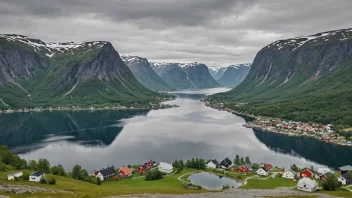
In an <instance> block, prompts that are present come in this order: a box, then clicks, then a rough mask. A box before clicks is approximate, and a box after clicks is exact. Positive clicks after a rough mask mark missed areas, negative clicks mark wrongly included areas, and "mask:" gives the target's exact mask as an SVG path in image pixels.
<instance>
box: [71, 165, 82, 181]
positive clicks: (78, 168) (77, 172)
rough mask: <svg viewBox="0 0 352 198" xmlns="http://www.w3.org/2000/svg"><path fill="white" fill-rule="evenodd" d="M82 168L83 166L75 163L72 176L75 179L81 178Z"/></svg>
mask: <svg viewBox="0 0 352 198" xmlns="http://www.w3.org/2000/svg"><path fill="white" fill-rule="evenodd" d="M81 169H82V167H81V166H80V165H75V166H74V167H73V168H72V173H71V174H72V178H73V179H79V178H80V173H81Z"/></svg>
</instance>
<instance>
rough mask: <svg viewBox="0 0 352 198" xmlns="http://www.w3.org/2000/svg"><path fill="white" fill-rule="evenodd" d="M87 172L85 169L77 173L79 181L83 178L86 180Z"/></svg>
mask: <svg viewBox="0 0 352 198" xmlns="http://www.w3.org/2000/svg"><path fill="white" fill-rule="evenodd" d="M88 176H89V175H88V172H87V170H86V169H81V171H80V172H79V180H84V179H85V178H87V177H88Z"/></svg>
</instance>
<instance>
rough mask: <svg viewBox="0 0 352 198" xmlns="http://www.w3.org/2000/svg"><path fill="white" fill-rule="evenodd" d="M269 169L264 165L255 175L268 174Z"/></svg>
mask: <svg viewBox="0 0 352 198" xmlns="http://www.w3.org/2000/svg"><path fill="white" fill-rule="evenodd" d="M269 170H270V169H267V168H265V167H261V168H259V169H258V170H257V171H256V172H257V175H261V176H268V175H269Z"/></svg>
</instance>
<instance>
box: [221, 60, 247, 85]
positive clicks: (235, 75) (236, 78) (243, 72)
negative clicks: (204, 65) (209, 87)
mask: <svg viewBox="0 0 352 198" xmlns="http://www.w3.org/2000/svg"><path fill="white" fill-rule="evenodd" d="M250 69H251V64H237V65H231V66H229V67H227V69H226V70H225V72H224V73H223V75H222V76H221V77H220V78H219V79H218V83H220V84H221V85H224V86H228V87H236V86H237V85H239V84H240V83H241V82H242V81H243V80H244V79H245V78H246V76H247V74H248V72H249V70H250Z"/></svg>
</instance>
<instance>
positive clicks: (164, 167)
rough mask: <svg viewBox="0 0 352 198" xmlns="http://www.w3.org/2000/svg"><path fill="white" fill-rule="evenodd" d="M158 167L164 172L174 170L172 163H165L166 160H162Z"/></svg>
mask: <svg viewBox="0 0 352 198" xmlns="http://www.w3.org/2000/svg"><path fill="white" fill-rule="evenodd" d="M158 169H159V171H160V172H162V173H171V172H172V165H171V164H168V163H165V162H160V164H159V166H158Z"/></svg>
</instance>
